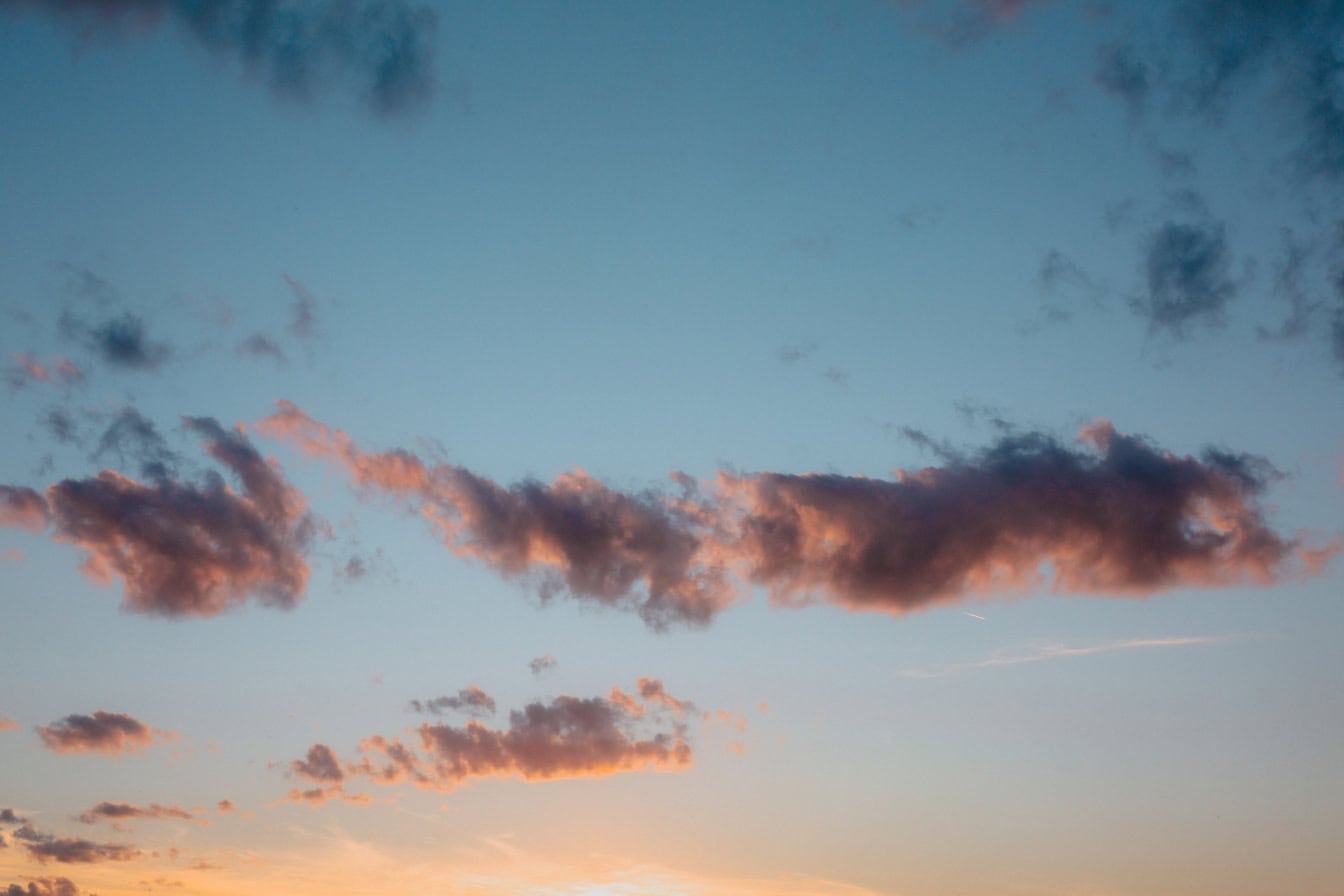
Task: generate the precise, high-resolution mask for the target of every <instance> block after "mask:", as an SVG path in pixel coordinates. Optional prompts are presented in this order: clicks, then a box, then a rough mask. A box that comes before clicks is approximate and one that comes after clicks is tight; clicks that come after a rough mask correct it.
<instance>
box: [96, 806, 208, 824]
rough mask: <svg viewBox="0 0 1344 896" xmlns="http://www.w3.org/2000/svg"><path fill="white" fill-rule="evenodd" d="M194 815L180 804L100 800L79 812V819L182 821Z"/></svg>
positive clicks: (188, 819)
mask: <svg viewBox="0 0 1344 896" xmlns="http://www.w3.org/2000/svg"><path fill="white" fill-rule="evenodd" d="M195 817H196V816H195V815H193V814H192V813H190V812H188V811H187V810H186V809H183V808H181V807H180V806H160V805H159V804H158V803H150V804H149V805H148V806H137V805H135V804H134V803H112V802H107V801H104V802H101V803H99V804H98V805H96V806H94V807H93V808H91V809H89V810H87V811H85V812H81V813H80V815H79V820H80V821H82V822H84V823H85V824H93V823H94V822H97V821H111V822H118V821H126V820H128V819H144V818H150V819H155V818H177V819H181V820H183V821H190V820H191V819H193V818H195Z"/></svg>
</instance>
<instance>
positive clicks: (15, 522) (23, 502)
mask: <svg viewBox="0 0 1344 896" xmlns="http://www.w3.org/2000/svg"><path fill="white" fill-rule="evenodd" d="M0 526H10V527H13V528H16V529H27V530H28V531H29V532H41V531H42V530H43V529H45V528H47V502H46V500H45V499H44V498H43V497H42V496H41V495H40V494H38V493H37V492H35V491H33V490H32V489H31V488H25V487H23V486H14V485H0Z"/></svg>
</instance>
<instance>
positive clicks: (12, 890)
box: [0, 877, 79, 896]
mask: <svg viewBox="0 0 1344 896" xmlns="http://www.w3.org/2000/svg"><path fill="white" fill-rule="evenodd" d="M0 896H79V890H78V888H76V887H75V885H74V883H73V882H71V880H70V879H69V878H66V877H35V878H33V879H32V880H30V881H28V886H27V887H21V886H19V885H18V884H10V885H9V886H8V887H6V888H5V889H4V890H3V891H0Z"/></svg>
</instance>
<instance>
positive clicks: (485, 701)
mask: <svg viewBox="0 0 1344 896" xmlns="http://www.w3.org/2000/svg"><path fill="white" fill-rule="evenodd" d="M410 708H411V710H412V711H414V712H420V713H432V714H434V715H443V714H444V713H445V712H449V711H457V712H463V713H466V714H467V715H493V714H494V711H495V698H494V697H491V696H490V695H489V694H487V693H486V692H485V691H483V690H481V689H480V688H479V687H477V686H476V685H474V684H473V685H470V686H468V687H465V688H463V689H461V690H460V691H458V692H457V694H456V695H454V696H443V697H434V698H433V699H430V700H425V701H420V700H412V701H411V704H410Z"/></svg>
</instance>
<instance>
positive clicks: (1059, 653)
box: [898, 635, 1232, 678]
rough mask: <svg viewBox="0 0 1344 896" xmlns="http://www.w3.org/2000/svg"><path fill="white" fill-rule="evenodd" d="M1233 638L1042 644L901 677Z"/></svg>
mask: <svg viewBox="0 0 1344 896" xmlns="http://www.w3.org/2000/svg"><path fill="white" fill-rule="evenodd" d="M1231 637H1232V636H1229V635H1197V636H1191V637H1183V638H1130V639H1128V640H1124V641H1108V642H1106V643H1104V644H1086V645H1080V646H1073V645H1069V644H1040V645H1037V646H1034V647H1032V648H1030V649H1028V650H1023V651H1018V652H1015V653H996V654H994V655H992V656H989V657H986V658H985V659H981V660H974V661H972V662H969V663H954V664H951V665H945V666H921V667H916V668H912V669H902V670H901V671H900V672H899V673H898V674H899V675H901V676H902V677H903V678H938V677H941V676H944V675H951V674H952V673H954V672H964V671H969V670H974V669H992V668H995V667H998V666H1020V665H1023V664H1024V663H1043V662H1046V661H1048V660H1058V659H1068V658H1070V657H1079V656H1094V655H1096V654H1101V653H1119V652H1121V651H1126V650H1152V649H1156V648H1163V647H1199V646H1203V645H1207V644H1217V643H1219V642H1220V641H1227V640H1229V639H1230V638H1231Z"/></svg>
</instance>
